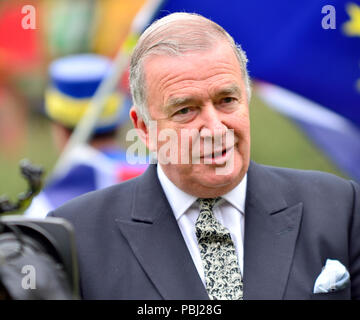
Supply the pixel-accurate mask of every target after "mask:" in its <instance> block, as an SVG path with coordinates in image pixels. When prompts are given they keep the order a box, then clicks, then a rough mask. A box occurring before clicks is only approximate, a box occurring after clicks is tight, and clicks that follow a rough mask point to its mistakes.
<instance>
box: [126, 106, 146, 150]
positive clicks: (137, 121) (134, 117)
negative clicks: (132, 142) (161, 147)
mask: <svg viewBox="0 0 360 320" xmlns="http://www.w3.org/2000/svg"><path fill="white" fill-rule="evenodd" d="M129 115H130V119H131V121H132V123H133V126H134V128H135V129H136V130H137V134H138V136H139V138H140V140H141V141H142V142H143V143H144V144H145V145H146V146H147V147H148V148H149V129H148V127H147V125H146V123H145V121H144V120H143V118H142V117H141V115H140V114H138V112H137V111H136V108H135V106H132V107H131V109H130V112H129Z"/></svg>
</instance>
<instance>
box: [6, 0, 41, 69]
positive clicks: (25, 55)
mask: <svg viewBox="0 0 360 320" xmlns="http://www.w3.org/2000/svg"><path fill="white" fill-rule="evenodd" d="M24 5H25V4H24V3H23V2H22V4H20V3H17V2H16V1H14V2H13V1H12V3H10V2H8V3H6V4H4V5H2V6H1V7H0V68H4V69H10V68H11V69H13V68H15V69H20V68H23V67H26V66H29V65H32V64H34V63H35V62H36V61H37V60H38V58H39V43H38V40H39V26H38V10H37V7H36V6H34V7H35V18H36V29H24V28H23V27H22V21H23V19H24V17H26V16H27V14H26V13H22V12H21V11H22V8H23V6H24ZM12 71H14V69H13V70H12Z"/></svg>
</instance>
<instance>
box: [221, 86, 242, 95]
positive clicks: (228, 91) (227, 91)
mask: <svg viewBox="0 0 360 320" xmlns="http://www.w3.org/2000/svg"><path fill="white" fill-rule="evenodd" d="M231 95H236V96H239V97H242V93H241V89H240V88H239V86H238V85H236V84H234V85H231V86H229V87H225V88H222V89H220V90H218V91H216V92H215V96H221V97H223V96H231Z"/></svg>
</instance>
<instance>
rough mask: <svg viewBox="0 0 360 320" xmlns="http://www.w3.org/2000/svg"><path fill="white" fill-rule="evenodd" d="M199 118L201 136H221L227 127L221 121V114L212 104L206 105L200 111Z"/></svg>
mask: <svg viewBox="0 0 360 320" xmlns="http://www.w3.org/2000/svg"><path fill="white" fill-rule="evenodd" d="M201 119H202V121H203V125H202V128H201V130H200V136H201V137H202V138H208V137H216V136H223V135H224V134H225V133H226V131H227V127H226V125H225V124H224V123H223V122H222V119H221V115H220V114H219V111H218V110H216V108H215V107H214V106H212V105H209V106H206V107H205V108H204V109H203V110H202V111H201Z"/></svg>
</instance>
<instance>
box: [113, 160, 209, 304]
mask: <svg viewBox="0 0 360 320" xmlns="http://www.w3.org/2000/svg"><path fill="white" fill-rule="evenodd" d="M132 208H133V209H132V213H131V219H129V220H117V224H118V226H119V228H120V230H121V232H122V234H123V235H124V236H125V237H126V239H127V240H128V242H129V244H130V247H131V248H132V250H133V252H134V254H135V256H136V257H137V259H138V261H139V262H140V264H141V265H142V267H143V268H144V270H145V272H146V273H147V275H148V276H149V278H150V279H151V281H152V282H153V284H154V286H155V287H156V288H157V290H158V291H159V292H160V294H161V295H162V297H163V298H164V299H172V300H181V299H208V298H209V297H208V295H207V293H206V290H205V288H204V286H203V284H202V282H201V279H200V277H199V275H198V272H197V270H196V267H195V265H194V263H193V261H192V258H191V255H190V253H189V251H188V249H187V247H186V243H185V241H184V239H183V237H182V234H181V231H180V229H179V227H178V224H177V221H176V219H175V217H174V215H173V213H172V211H171V208H170V205H169V203H168V201H167V199H166V197H165V195H164V192H163V190H162V188H161V185H160V183H159V180H158V178H157V174H156V166H155V165H151V166H150V167H149V169H148V170H147V171H146V172H145V173H144V175H143V176H142V177H141V178H140V179H139V180H138V183H137V186H136V192H135V196H134V200H133V205H132Z"/></svg>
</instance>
